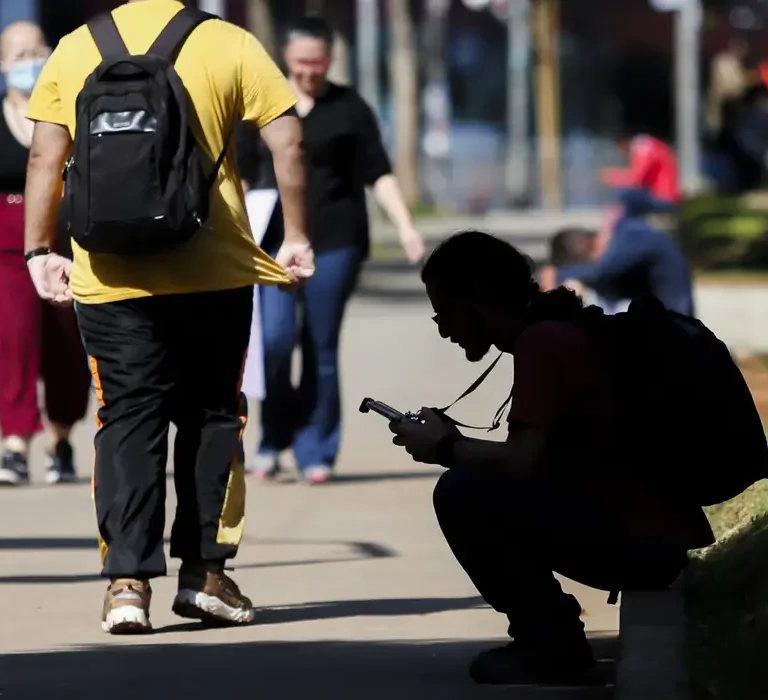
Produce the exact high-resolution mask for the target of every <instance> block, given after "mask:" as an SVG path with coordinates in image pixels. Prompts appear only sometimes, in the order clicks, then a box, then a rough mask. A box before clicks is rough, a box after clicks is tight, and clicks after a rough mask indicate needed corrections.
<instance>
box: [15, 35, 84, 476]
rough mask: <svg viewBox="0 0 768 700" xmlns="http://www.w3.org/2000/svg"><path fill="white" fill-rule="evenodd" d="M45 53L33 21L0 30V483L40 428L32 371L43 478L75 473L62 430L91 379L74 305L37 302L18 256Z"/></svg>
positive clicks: (24, 470)
mask: <svg viewBox="0 0 768 700" xmlns="http://www.w3.org/2000/svg"><path fill="white" fill-rule="evenodd" d="M49 54H50V50H49V49H48V47H47V45H46V42H45V39H44V37H43V33H42V31H41V29H40V28H39V27H38V26H37V25H35V24H31V23H29V22H17V23H14V24H11V25H9V26H8V27H7V28H6V29H5V31H4V32H3V33H2V35H0V70H1V71H2V74H3V77H4V79H5V85H6V94H5V97H4V99H3V102H2V115H0V434H2V450H1V451H0V454H1V456H0V460H1V461H0V484H1V485H8V486H17V485H21V484H26V483H28V481H29V469H28V464H27V455H28V450H29V444H30V441H31V439H32V438H33V437H34V435H35V434H37V433H38V432H40V431H41V430H42V422H41V416H40V407H39V404H38V395H37V383H38V379H39V378H42V379H43V382H44V386H45V409H46V412H47V415H48V421H49V423H50V428H51V433H52V437H53V439H52V441H51V444H50V445H49V447H48V450H47V465H46V467H47V473H46V481H47V482H48V483H49V484H56V483H60V482H71V481H74V480H75V478H76V473H75V465H74V457H73V451H72V445H71V444H70V441H69V436H70V432H71V430H72V426H73V425H74V424H75V423H76V422H77V421H78V420H80V419H81V418H82V417H83V416H84V415H85V413H86V411H87V409H88V400H89V394H90V385H91V379H90V372H89V370H88V358H87V356H86V354H85V351H84V350H83V346H82V343H81V341H80V335H79V332H78V329H77V322H76V320H75V313H74V310H73V309H71V308H67V309H62V308H54V307H53V306H50V305H48V304H44V303H43V302H42V301H41V300H40V299H39V297H38V296H37V294H36V292H35V289H34V287H33V286H32V281H31V280H30V277H29V273H28V272H27V266H26V263H25V261H24V196H23V192H24V187H25V181H26V171H27V158H28V151H29V147H30V144H31V142H32V132H33V128H34V125H33V123H32V122H30V121H29V120H28V119H27V118H26V111H27V103H28V101H29V96H30V95H31V93H32V90H33V88H34V86H35V83H36V81H37V77H38V76H39V74H40V70H41V69H42V67H43V65H44V64H45V61H46V59H47V58H48V56H49ZM63 247H64V248H66V243H65V242H63ZM60 252H63V253H66V250H63V251H60Z"/></svg>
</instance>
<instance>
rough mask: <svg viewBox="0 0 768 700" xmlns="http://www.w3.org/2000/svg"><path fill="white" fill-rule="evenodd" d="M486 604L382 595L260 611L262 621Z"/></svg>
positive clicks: (273, 622)
mask: <svg viewBox="0 0 768 700" xmlns="http://www.w3.org/2000/svg"><path fill="white" fill-rule="evenodd" d="M484 607H487V605H486V603H485V601H484V600H483V599H482V598H481V597H480V596H473V597H469V598H383V599H380V600H331V601H326V602H323V603H308V604H306V605H291V606H288V607H284V608H273V609H270V610H265V611H263V612H261V613H260V614H259V617H258V622H259V624H260V625H281V624H285V623H288V622H308V621H311V620H330V619H334V620H335V619H339V618H343V617H398V616H400V615H431V614H434V613H441V612H449V611H452V610H472V609H475V608H484Z"/></svg>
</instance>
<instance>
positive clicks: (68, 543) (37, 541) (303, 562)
mask: <svg viewBox="0 0 768 700" xmlns="http://www.w3.org/2000/svg"><path fill="white" fill-rule="evenodd" d="M165 542H166V544H167V543H168V538H166V539H165ZM243 544H249V545H257V546H258V545H279V546H281V547H282V546H291V545H299V546H302V547H306V546H308V545H309V546H312V545H316V546H319V547H328V546H342V547H345V548H346V549H348V550H349V554H348V555H346V556H341V557H339V556H329V557H325V558H322V557H317V558H314V559H297V560H287V561H264V562H255V563H252V564H240V563H238V562H237V560H235V562H234V567H233V568H234V569H236V570H237V569H274V568H283V567H296V566H315V565H317V564H339V563H345V562H351V561H364V560H366V559H389V558H392V557H396V556H398V554H397V552H396V551H395V550H393V549H391V548H389V547H387V546H385V545H383V544H379V543H377V542H355V541H333V540H265V539H259V538H255V537H254V538H251V537H245V538H243ZM2 549H8V550H16V551H19V550H34V549H37V550H40V549H43V550H56V549H70V550H71V549H88V550H93V551H94V552H96V551H98V543H97V541H96V540H95V539H93V538H90V537H28V538H5V539H3V538H0V550H2ZM169 573H171V574H172V572H169ZM101 579H102V577H101V575H100V574H99V573H98V572H96V571H94V572H91V573H80V574H18V575H10V576H0V586H1V585H3V584H5V585H46V584H57V583H89V582H92V581H100V580H101ZM0 695H2V689H1V688H0Z"/></svg>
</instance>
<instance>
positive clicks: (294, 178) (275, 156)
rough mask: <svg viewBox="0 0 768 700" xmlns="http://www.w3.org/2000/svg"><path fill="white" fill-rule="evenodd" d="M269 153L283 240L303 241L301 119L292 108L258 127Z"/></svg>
mask: <svg viewBox="0 0 768 700" xmlns="http://www.w3.org/2000/svg"><path fill="white" fill-rule="evenodd" d="M261 138H262V139H263V140H264V143H265V144H267V147H268V148H269V150H270V151H271V153H272V161H273V163H274V167H275V177H276V179H277V188H278V190H280V201H281V203H282V206H283V218H284V221H285V241H286V243H302V242H306V241H307V240H308V238H309V237H308V235H307V201H306V196H307V173H306V168H305V164H304V152H303V150H302V145H301V140H302V133H301V122H300V121H299V118H298V117H297V116H296V113H295V112H294V111H293V110H290V111H289V112H286V113H285V114H283V115H282V116H280V117H278V118H277V119H275V120H274V121H271V122H270V123H269V124H267V125H266V126H264V127H262V129H261Z"/></svg>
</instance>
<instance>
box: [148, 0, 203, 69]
mask: <svg viewBox="0 0 768 700" xmlns="http://www.w3.org/2000/svg"><path fill="white" fill-rule="evenodd" d="M209 19H216V16H215V15H211V14H209V13H207V12H201V11H200V10H194V9H192V8H189V7H185V8H184V9H182V10H180V11H179V12H177V13H176V15H174V17H173V19H172V20H171V21H170V22H169V23H168V24H167V26H166V27H165V29H163V31H162V32H160V35H159V36H158V37H157V39H155V42H154V43H153V44H152V46H150V47H149V51H147V53H148V54H152V55H153V56H160V57H161V58H164V59H165V60H167V61H168V62H169V63H171V64H174V63H176V59H177V58H178V57H179V52H180V51H181V49H182V47H183V46H184V44H185V43H186V41H187V39H189V37H190V35H191V34H192V32H193V31H195V29H197V27H198V26H199V25H201V24H202V23H203V22H206V21H207V20H209Z"/></svg>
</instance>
